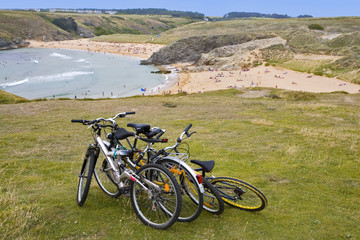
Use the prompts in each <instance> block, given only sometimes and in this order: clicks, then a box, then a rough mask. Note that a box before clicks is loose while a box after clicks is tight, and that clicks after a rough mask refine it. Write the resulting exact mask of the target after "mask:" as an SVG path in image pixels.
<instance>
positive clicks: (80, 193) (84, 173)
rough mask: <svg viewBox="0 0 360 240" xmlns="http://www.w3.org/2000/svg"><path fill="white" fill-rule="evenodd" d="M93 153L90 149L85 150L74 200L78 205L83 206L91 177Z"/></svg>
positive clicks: (93, 161)
mask: <svg viewBox="0 0 360 240" xmlns="http://www.w3.org/2000/svg"><path fill="white" fill-rule="evenodd" d="M94 164H95V154H94V151H93V150H92V149H89V148H88V150H87V151H86V154H85V158H84V162H83V165H82V167H81V170H80V174H79V183H78V190H77V196H76V202H77V204H78V205H79V206H83V205H84V203H85V201H86V198H87V196H88V193H89V189H90V184H91V177H92V175H93V171H94Z"/></svg>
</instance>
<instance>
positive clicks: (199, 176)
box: [196, 174, 203, 184]
mask: <svg viewBox="0 0 360 240" xmlns="http://www.w3.org/2000/svg"><path fill="white" fill-rule="evenodd" d="M196 179H197V180H198V182H199V184H202V183H203V178H202V175H201V174H196Z"/></svg>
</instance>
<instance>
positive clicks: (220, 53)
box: [195, 37, 286, 71]
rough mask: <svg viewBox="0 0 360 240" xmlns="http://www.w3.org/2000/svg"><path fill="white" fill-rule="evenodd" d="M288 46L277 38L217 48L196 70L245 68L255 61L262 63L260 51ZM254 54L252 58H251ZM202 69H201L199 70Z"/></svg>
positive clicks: (204, 54)
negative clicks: (277, 46) (274, 46)
mask: <svg viewBox="0 0 360 240" xmlns="http://www.w3.org/2000/svg"><path fill="white" fill-rule="evenodd" d="M278 44H282V45H285V44H286V40H284V39H282V38H280V37H275V38H267V39H259V40H252V41H249V42H246V43H242V44H237V45H231V46H224V47H220V48H216V49H214V50H212V51H210V52H209V53H203V54H202V55H201V57H200V59H199V61H198V62H197V64H196V65H197V66H198V67H197V68H196V69H195V70H197V71H199V70H202V69H203V70H205V69H209V68H210V69H218V70H220V71H230V70H236V69H239V68H244V66H245V65H248V64H249V61H251V63H250V64H252V62H253V61H255V62H258V61H260V59H259V58H260V57H259V56H256V55H257V54H256V51H255V50H258V49H262V48H267V47H270V46H272V45H278ZM250 54H252V56H249V55H250ZM199 67H201V68H202V69H201V68H199Z"/></svg>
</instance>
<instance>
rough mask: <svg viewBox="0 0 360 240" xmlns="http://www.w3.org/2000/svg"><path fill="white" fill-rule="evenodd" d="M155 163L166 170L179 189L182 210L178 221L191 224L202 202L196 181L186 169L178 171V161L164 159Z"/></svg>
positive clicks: (196, 216)
mask: <svg viewBox="0 0 360 240" xmlns="http://www.w3.org/2000/svg"><path fill="white" fill-rule="evenodd" d="M157 163H159V164H162V165H164V166H165V167H166V168H168V169H169V170H170V172H172V173H173V175H174V176H175V178H176V179H177V181H178V183H179V185H180V187H181V190H182V191H181V193H182V208H181V213H180V216H179V218H178V221H179V222H191V221H194V220H195V219H197V218H198V217H199V216H200V214H201V211H202V206H203V202H204V198H203V194H202V193H201V191H200V187H199V185H198V184H197V182H198V181H197V179H196V178H194V177H193V175H192V174H191V173H190V172H189V171H188V170H187V169H186V168H182V169H181V170H179V161H176V160H173V159H169V158H164V159H160V160H158V161H157Z"/></svg>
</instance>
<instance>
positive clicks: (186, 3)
mask: <svg viewBox="0 0 360 240" xmlns="http://www.w3.org/2000/svg"><path fill="white" fill-rule="evenodd" d="M14 8H20V9H24V8H99V9H128V8H165V9H168V10H181V11H192V12H199V13H203V14H205V15H206V16H224V15H225V14H226V13H229V12H259V13H265V14H272V13H277V14H287V15H289V16H291V17H297V16H299V15H303V14H309V15H312V16H314V17H337V16H360V0H341V1H339V0H297V1H291V0H256V1H254V0H253V1H249V0H246V1H245V0H177V1H174V0H125V1H124V0H61V1H53V0H0V9H14Z"/></svg>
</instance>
